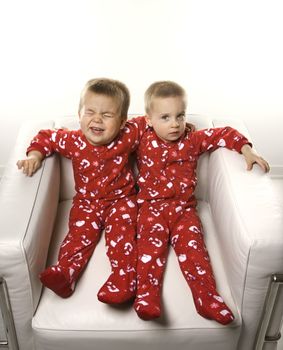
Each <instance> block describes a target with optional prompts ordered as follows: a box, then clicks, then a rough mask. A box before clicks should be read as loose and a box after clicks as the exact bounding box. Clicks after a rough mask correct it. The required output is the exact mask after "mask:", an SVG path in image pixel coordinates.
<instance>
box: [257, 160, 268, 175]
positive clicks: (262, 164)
mask: <svg viewBox="0 0 283 350" xmlns="http://www.w3.org/2000/svg"><path fill="white" fill-rule="evenodd" d="M257 163H258V165H259V166H260V167H261V168H262V170H263V171H264V172H266V173H268V172H269V171H270V166H269V164H268V163H267V161H266V160H264V159H262V158H260V159H259V160H258V162H257Z"/></svg>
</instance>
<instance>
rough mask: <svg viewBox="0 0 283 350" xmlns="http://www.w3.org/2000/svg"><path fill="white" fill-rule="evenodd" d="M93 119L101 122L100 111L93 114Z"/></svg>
mask: <svg viewBox="0 0 283 350" xmlns="http://www.w3.org/2000/svg"><path fill="white" fill-rule="evenodd" d="M93 121H95V122H96V123H101V122H102V115H101V114H100V113H95V114H94V115H93Z"/></svg>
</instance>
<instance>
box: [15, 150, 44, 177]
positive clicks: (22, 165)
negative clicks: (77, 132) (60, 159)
mask: <svg viewBox="0 0 283 350" xmlns="http://www.w3.org/2000/svg"><path fill="white" fill-rule="evenodd" d="M43 159H44V156H43V154H42V153H41V152H39V151H31V152H29V153H28V156H27V158H26V159H21V160H18V161H17V166H18V169H22V170H23V173H24V174H26V175H27V176H32V175H33V174H34V173H35V172H36V171H37V170H38V169H39V168H40V167H41V163H42V160H43Z"/></svg>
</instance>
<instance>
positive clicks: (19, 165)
mask: <svg viewBox="0 0 283 350" xmlns="http://www.w3.org/2000/svg"><path fill="white" fill-rule="evenodd" d="M23 164H24V161H23V160H18V161H17V163H16V165H17V167H18V169H21V168H22V167H23Z"/></svg>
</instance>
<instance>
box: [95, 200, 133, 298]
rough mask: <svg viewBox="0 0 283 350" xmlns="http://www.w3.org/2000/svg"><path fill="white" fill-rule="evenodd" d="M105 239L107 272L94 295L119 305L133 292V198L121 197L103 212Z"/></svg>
mask: <svg viewBox="0 0 283 350" xmlns="http://www.w3.org/2000/svg"><path fill="white" fill-rule="evenodd" d="M106 215H107V217H106V219H105V241H106V246H107V256H108V258H109V260H110V264H111V270H112V271H111V275H110V276H109V278H108V279H107V281H106V282H105V283H104V285H103V286H102V287H101V288H100V290H99V292H98V294H97V297H98V299H99V300H100V301H102V302H104V303H107V304H120V303H123V302H125V301H127V300H129V299H132V298H133V297H134V296H135V294H136V264H137V250H136V220H137V206H136V201H135V198H123V199H121V200H119V201H117V202H116V203H115V204H113V205H112V206H111V207H110V208H109V210H107V212H106Z"/></svg>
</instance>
